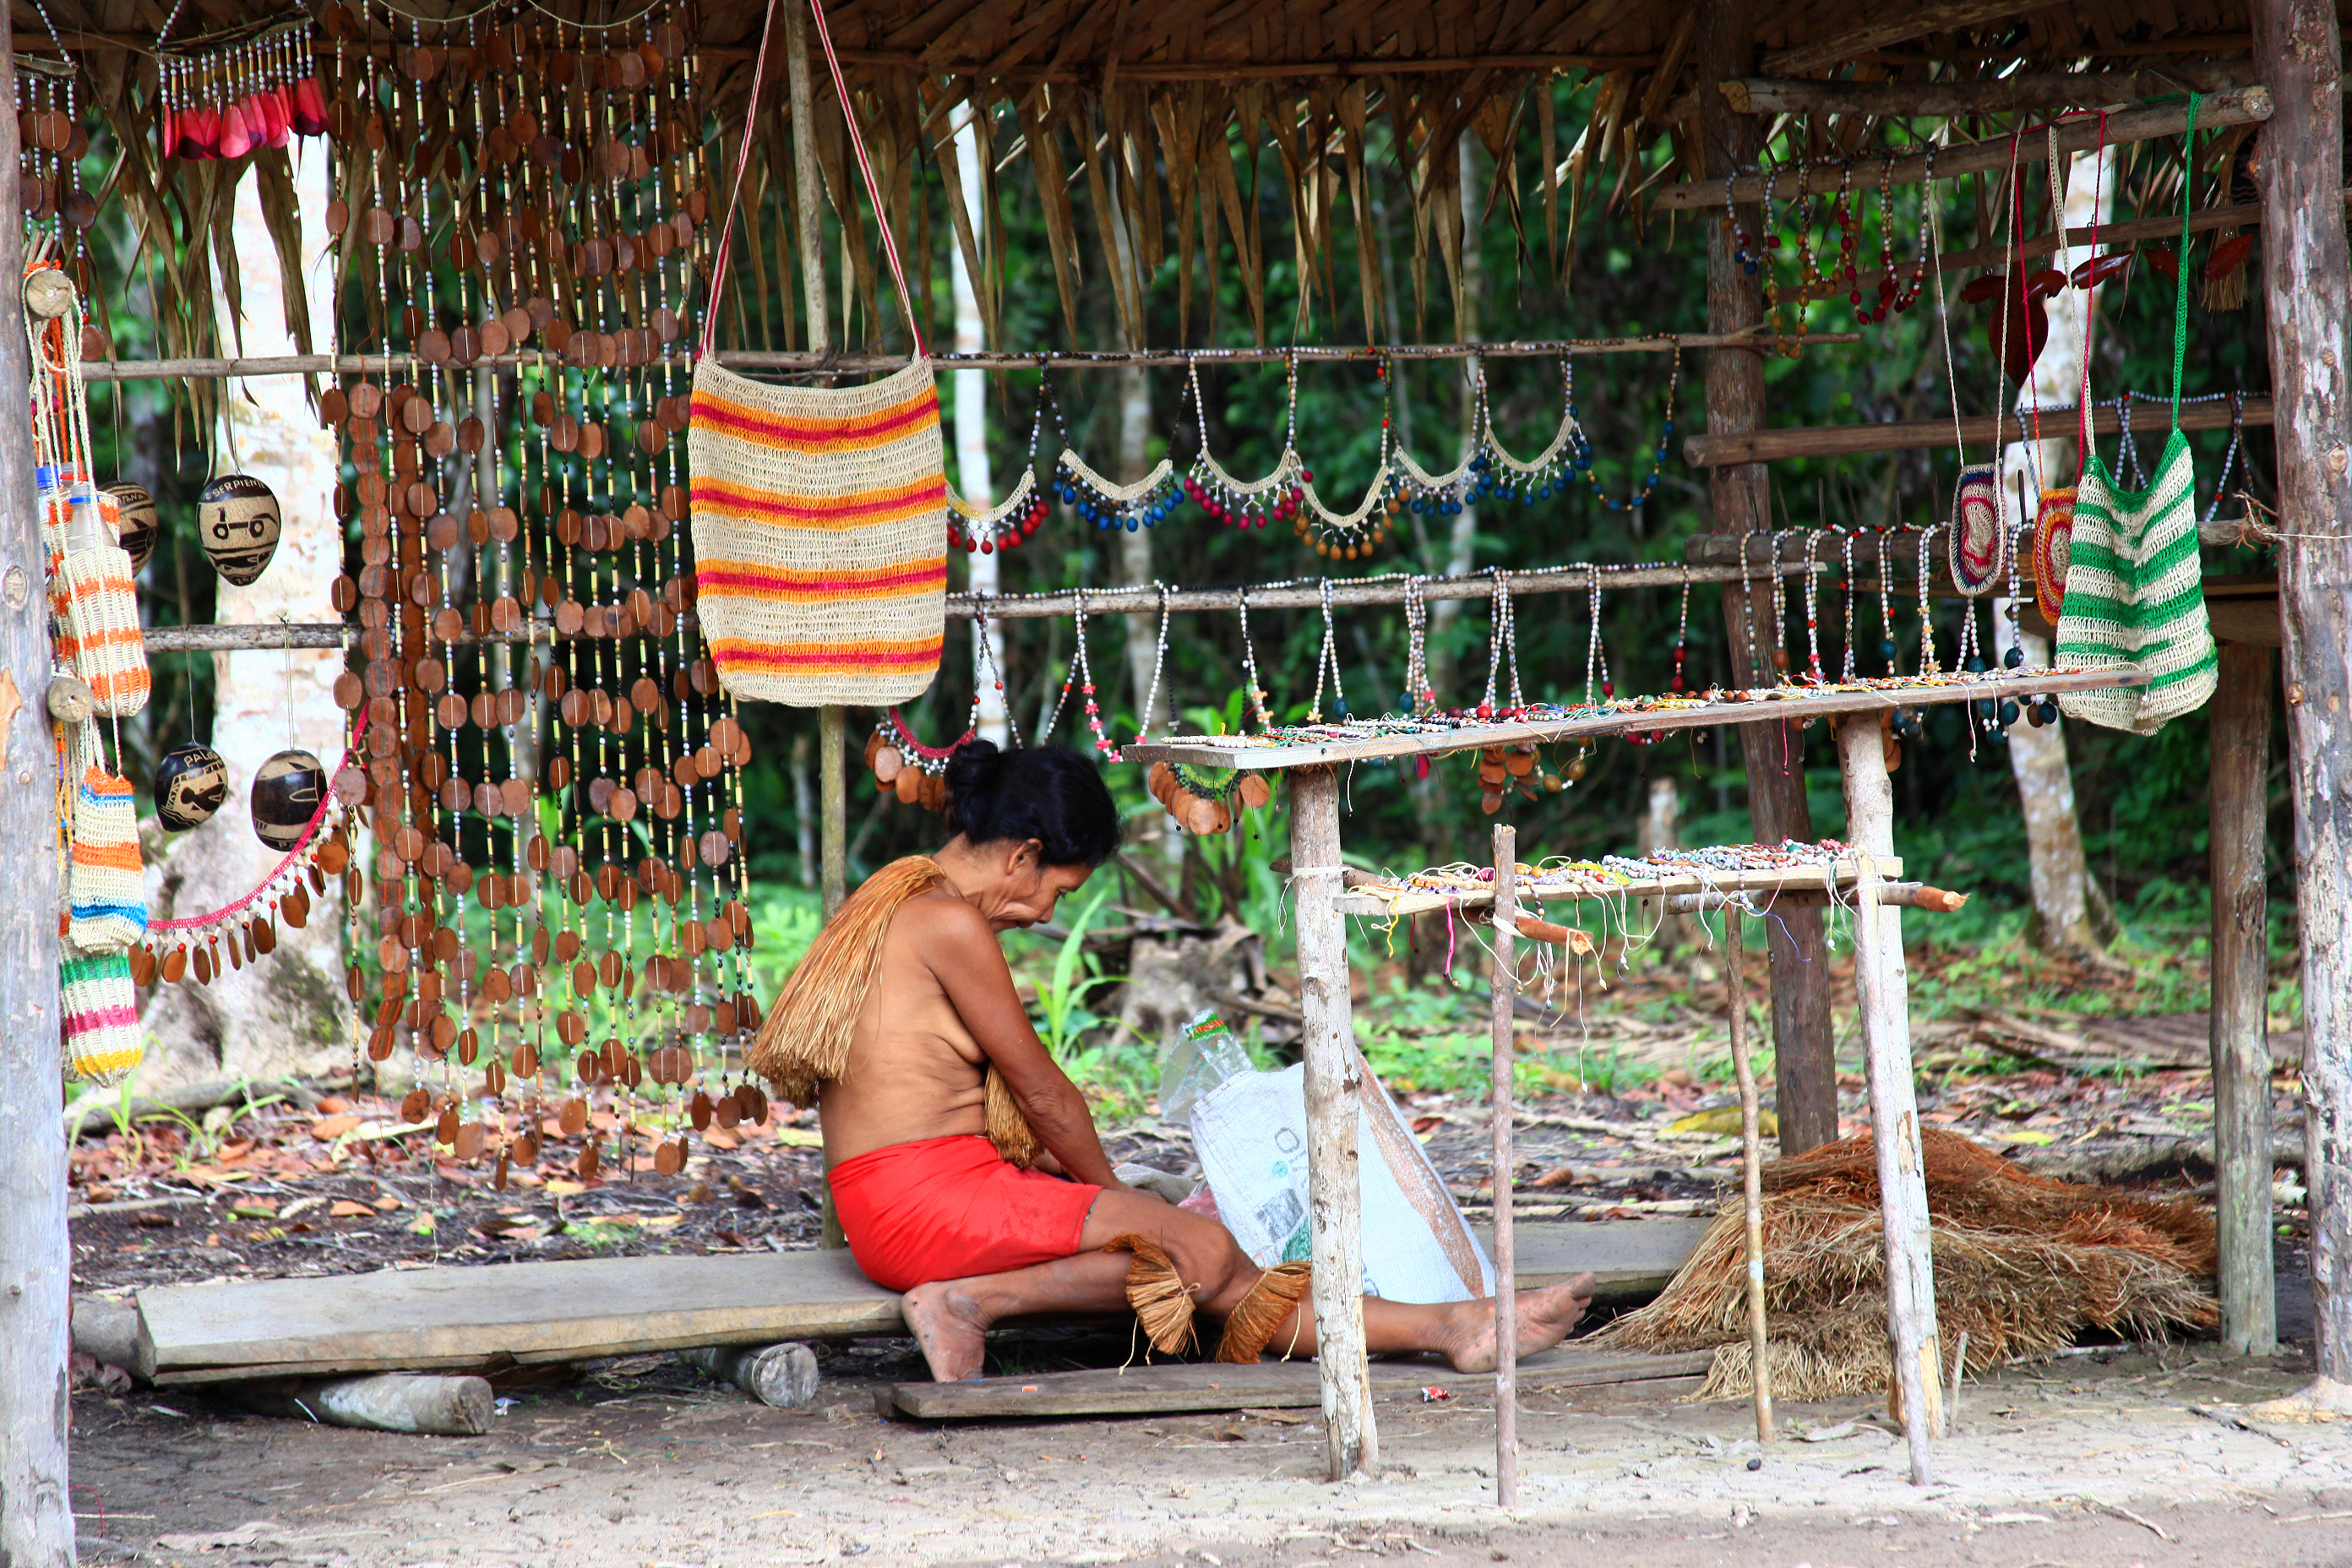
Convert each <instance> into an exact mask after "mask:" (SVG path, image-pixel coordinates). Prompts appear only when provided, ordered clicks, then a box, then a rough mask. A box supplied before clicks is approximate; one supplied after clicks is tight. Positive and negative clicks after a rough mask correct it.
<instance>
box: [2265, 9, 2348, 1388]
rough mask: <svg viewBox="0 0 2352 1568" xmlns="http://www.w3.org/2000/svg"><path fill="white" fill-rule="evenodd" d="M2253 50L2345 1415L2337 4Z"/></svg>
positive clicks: (2309, 1050)
mask: <svg viewBox="0 0 2352 1568" xmlns="http://www.w3.org/2000/svg"><path fill="white" fill-rule="evenodd" d="M2248 10H2249V14H2250V16H2251V18H2252V23H2253V31H2254V63H2255V65H2256V67H2257V68H2260V70H2261V71H2262V75H2263V80H2264V81H2266V82H2268V83H2269V84H2270V85H2271V88H2272V89H2273V91H2274V92H2276V94H2277V95H2278V102H2279V115H2278V118H2277V119H2276V120H2275V121H2273V124H2272V126H2271V129H2270V131H2269V132H2267V133H2266V134H2265V135H2264V136H2263V155H2262V157H2261V158H2260V159H2258V160H2257V161H2256V169H2255V178H2256V180H2257V181H2258V182H2259V184H2260V185H2261V189H2262V194H2263V286H2264V289H2265V291H2266V299H2265V300H2264V310H2263V321H2264V323H2265V326H2266V329H2267V331H2268V332H2269V336H2270V362H2271V386H2272V389H2273V395H2275V396H2276V397H2277V398H2278V399H2279V401H2280V402H2281V403H2282V404H2283V405H2284V407H2285V410H2286V415H2285V417H2284V418H2283V419H2281V420H2280V422H2279V424H2278V426H2277V433H2276V437H2275V442H2276V452H2277V456H2276V459H2275V464H2274V471H2275V472H2276V474H2277V476H2278V511H2279V515H2280V516H2281V517H2282V518H2283V519H2286V520H2289V521H2288V522H2287V523H2286V524H2285V525H2284V528H2283V531H2284V532H2288V533H2291V534H2292V535H2293V537H2292V538H2286V539H2282V540H2280V541H2279V547H2278V549H2279V608H2280V612H2281V615H2280V618H2281V621H2282V624H2283V626H2284V630H2285V637H2286V650H2285V661H2284V662H2285V678H2286V716H2287V756H2288V759H2289V762H2288V777H2289V779H2290V780H2292V785H2291V788H2292V792H2293V795H2294V806H2295V835H2294V846H2295V860H2296V873H2297V874H2296V876H2295V879H2294V897H2295V912H2296V915H2297V919H2298V924H2299V927H2300V935H2301V937H2302V944H2301V945H2302V949H2303V1007H2304V1028H2305V1039H2304V1049H2303V1088H2304V1095H2305V1101H2306V1103H2307V1105H2308V1107H2309V1110H2308V1111H2307V1113H2306V1117H2305V1121H2306V1125H2307V1127H2308V1129H2309V1131H2308V1142H2307V1163H2306V1167H2305V1168H2306V1171H2307V1173H2308V1180H2309V1183H2310V1187H2311V1300H2312V1310H2313V1318H2314V1320H2315V1323H2316V1325H2317V1331H2316V1333H2315V1340H2316V1349H2317V1354H2316V1357H2315V1360H2316V1363H2317V1367H2316V1371H2317V1373H2318V1378H2317V1381H2316V1382H2315V1384H2313V1387H2312V1390H2311V1394H2312V1398H2313V1401H2314V1403H2315V1404H2316V1403H2325V1404H2329V1405H2333V1406H2334V1407H2335V1408H2336V1409H2339V1410H2345V1411H2352V929H2347V926H2352V907H2347V901H2352V874H2347V868H2352V791H2347V789H2346V788H2345V787H2344V781H2345V780H2346V779H2347V778H2352V666H2347V660H2346V658H2345V649H2346V648H2347V647H2352V407H2347V403H2346V395H2345V385H2344V374H2345V366H2344V363H2343V356H2344V345H2345V342H2347V338H2348V337H2352V255H2347V247H2346V245H2345V237H2344V223H2343V219H2342V216H2341V215H2342V207H2341V205H2340V204H2339V202H2338V200H2337V197H2336V193H2337V192H2338V191H2340V190H2342V189H2343V186H2344V81H2343V78H2344V55H2343V44H2342V39H2341V37H2340V35H2339V34H2338V32H2337V28H2336V8H2335V6H2334V5H2333V4H2332V3H2330V0H2252V4H2251V5H2250V6H2249V7H2248Z"/></svg>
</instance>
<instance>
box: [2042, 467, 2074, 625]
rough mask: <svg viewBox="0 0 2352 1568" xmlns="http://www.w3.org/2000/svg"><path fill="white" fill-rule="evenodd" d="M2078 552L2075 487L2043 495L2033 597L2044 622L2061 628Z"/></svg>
mask: <svg viewBox="0 0 2352 1568" xmlns="http://www.w3.org/2000/svg"><path fill="white" fill-rule="evenodd" d="M2073 556H2074V486H2072V485H2068V486H2066V487H2065V488H2064V489H2055V490H2044V491H2042V509H2041V510H2040V511H2039V512H2037V513H2036V514H2035V515H2034V519H2033V597H2034V602H2035V603H2036V604H2038V605H2041V607H2042V619H2044V620H2046V621H2048V622H2049V623H2050V624H2051V625H2052V626H2056V625H2057V624H2058V613H2059V611H2060V610H2061V609H2063V607H2064V605H2065V603H2066V567H2067V563H2069V562H2070V561H2071V560H2072V559H2073Z"/></svg>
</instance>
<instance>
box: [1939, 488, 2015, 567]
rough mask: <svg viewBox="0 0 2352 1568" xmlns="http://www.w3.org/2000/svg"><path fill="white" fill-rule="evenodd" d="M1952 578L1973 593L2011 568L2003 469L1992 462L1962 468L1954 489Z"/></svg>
mask: <svg viewBox="0 0 2352 1568" xmlns="http://www.w3.org/2000/svg"><path fill="white" fill-rule="evenodd" d="M1949 547H1950V556H1951V565H1952V581H1953V583H1954V584H1957V585H1958V588H1959V590H1960V592H1961V593H1963V594H1967V595H1970V596H1971V597H1973V596H1974V595H1979V594H1982V593H1984V592H1986V591H1987V590H1988V589H1990V588H1991V587H1992V585H1993V584H1995V583H1997V582H1999V581H2000V577H2001V574H2003V573H2004V572H2006V571H2007V570H2008V569H2009V538H2008V531H2007V530H2006V529H2004V528H2003V527H2002V526H2001V517H2000V470H1999V469H1998V468H1994V467H1993V466H1992V465H1991V464H1990V463H1977V464H1972V465H1970V466H1969V467H1968V468H1963V469H1961V470H1960V482H1959V486H1958V489H1955V490H1954V491H1953V492H1952V530H1951V538H1950V541H1949Z"/></svg>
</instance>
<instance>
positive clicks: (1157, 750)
mask: <svg viewBox="0 0 2352 1568" xmlns="http://www.w3.org/2000/svg"><path fill="white" fill-rule="evenodd" d="M2146 684H2147V675H2146V674H2144V673H2143V672H2141V671H2140V670H2138V669H2137V668H2130V667H2125V668H2116V669H2101V670H2084V671H2065V670H2052V669H2015V670H2000V671H1990V672H1988V673H1986V674H1983V675H1979V676H1976V677H1974V678H1972V679H1956V680H1951V681H1950V682H1949V683H1948V684H1938V685H1934V686H1915V685H1910V684H1908V683H1906V684H1904V685H1901V686H1888V687H1872V688H1870V689H1866V690H1860V691H1856V690H1850V689H1841V688H1838V687H1825V688H1823V689H1820V690H1810V689H1805V688H1802V687H1796V686H1783V687H1778V688H1770V689H1765V690H1763V691H1759V692H1758V693H1756V694H1755V695H1753V696H1748V695H1746V694H1741V695H1738V696H1735V697H1729V698H1726V699H1723V700H1715V701H1696V700H1694V701H1693V702H1691V704H1690V705H1689V706H1688V707H1679V708H1654V709H1646V710H1641V711H1639V712H1615V713H1601V714H1593V715H1591V716H1589V717H1575V718H1561V719H1542V720H1528V721H1511V722H1508V723H1496V724H1465V725H1462V726H1460V727H1459V728H1453V729H1447V730H1444V731H1425V732H1422V733H1418V734H1403V735H1379V734H1374V735H1364V736H1355V735H1349V736H1343V737H1339V738H1335V739H1332V740H1328V741H1304V742H1287V743H1285V744H1282V745H1267V744H1265V743H1263V742H1258V741H1256V740H1255V738H1254V737H1251V736H1247V735H1182V736H1179V737H1177V738H1176V739H1174V740H1169V741H1153V742H1149V743H1148V744H1147V743H1143V742H1138V743H1137V744H1135V745H1131V746H1127V747H1124V748H1122V751H1121V754H1122V755H1124V756H1125V757H1126V758H1127V760H1128V761H1129V762H1130V763H1147V764H1148V763H1193V764H1195V765H1196V766H1200V767H1208V768H1247V769H1249V770H1251V771H1253V772H1255V771H1260V770H1264V771H1266V772H1279V771H1281V770H1284V769H1293V770H1296V769H1302V768H1321V767H1330V766H1333V765H1336V764H1338V763H1369V762H1375V761H1379V760H1381V759H1384V758H1390V757H1443V756H1448V755H1451V754H1452V753H1454V752H1468V751H1475V750H1476V749H1477V748H1479V747H1481V746H1516V745H1523V744H1525V743H1527V742H1535V743H1536V744H1537V745H1549V744H1551V743H1553V742H1559V741H1579V740H1585V739H1598V738H1599V737H1601V736H1602V735H1646V734H1650V733H1652V732H1654V731H1663V730H1698V729H1709V728H1712V727H1713V726H1715V725H1717V724H1759V723H1769V724H1775V725H1780V724H1786V725H1789V726H1790V727H1794V726H1797V725H1801V724H1804V723H1807V722H1810V721H1812V720H1815V719H1829V718H1835V717H1837V716H1839V715H1841V714H1845V713H1868V714H1871V715H1873V716H1876V715H1877V714H1880V713H1892V712H1894V711H1895V710H1896V709H1898V708H1926V707H1932V706H1934V705H1936V704H1938V703H1947V702H1968V701H1972V700H1977V699H1979V698H1990V699H1992V700H1995V701H1998V700H2000V699H2002V698H2007V697H2018V698H2022V697H2025V696H2028V695H2032V694H2039V693H2042V692H2045V691H2046V692H2061V691H2104V690H2106V689H2109V688H2111V687H2116V686H2145V685H2146Z"/></svg>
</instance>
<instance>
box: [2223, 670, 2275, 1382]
mask: <svg viewBox="0 0 2352 1568" xmlns="http://www.w3.org/2000/svg"><path fill="white" fill-rule="evenodd" d="M2272 679H2273V676H2272V672H2271V650H2270V649H2268V648H2266V647H2249V646H2248V645H2246V644H2244V643H2232V642H2225V643H2223V644H2221V685H2220V686H2218V687H2217V688H2215V689H2214V692H2213V705H2212V709H2211V712H2212V715H2213V773H2212V802H2211V812H2212V816H2211V819H2210V835H2209V838H2210V855H2211V866H2210V873H2211V875H2210V880H2211V882H2212V884H2213V1013H2212V1030H2213V1146H2214V1147H2213V1166H2214V1174H2215V1177H2216V1180H2215V1184H2214V1186H2215V1193H2214V1205H2213V1207H2214V1219H2215V1223H2216V1225H2217V1227H2218V1228H2219V1230H2220V1233H2221V1235H2220V1240H2221V1261H2220V1266H2219V1273H2220V1275H2221V1343H2222V1345H2223V1346H2224V1347H2225V1348H2226V1349H2228V1350H2230V1351H2231V1352H2234V1353H2236V1354H2239V1355H2269V1354H2270V1353H2271V1352H2273V1351H2275V1350H2277V1349H2278V1298H2277V1289H2278V1287H2277V1284H2276V1282H2275V1281H2274V1280H2273V1278H2272V1275H2271V1045H2270V1037H2269V1035H2268V1033H2267V1032H2266V1027H2265V1026H2266V1023H2267V1016H2268V1013H2269V1001H2270V940H2269V938H2270V921H2269V913H2270V902H2269V898H2268V894H2267V889H2266V888H2265V885H2264V884H2265V881H2266V877H2265V869H2266V868H2265V864H2264V861H2265V856H2266V850H2267V845H2266V843H2265V834H2264V831H2263V817H2264V816H2265V812H2264V797H2265V795H2267V793H2268V792H2267V790H2266V788H2265V783H2266V781H2265V778H2264V774H2265V773H2266V771H2267V770H2268V768H2269V765H2270V752H2271V686H2272Z"/></svg>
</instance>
